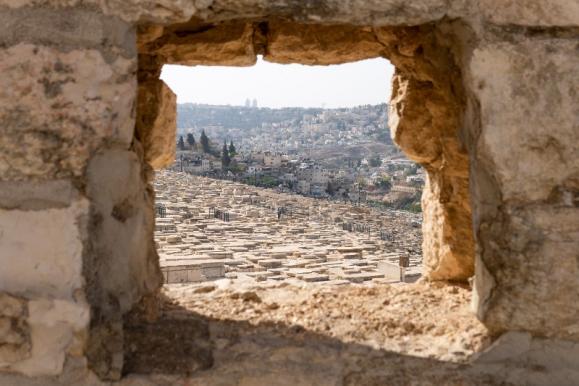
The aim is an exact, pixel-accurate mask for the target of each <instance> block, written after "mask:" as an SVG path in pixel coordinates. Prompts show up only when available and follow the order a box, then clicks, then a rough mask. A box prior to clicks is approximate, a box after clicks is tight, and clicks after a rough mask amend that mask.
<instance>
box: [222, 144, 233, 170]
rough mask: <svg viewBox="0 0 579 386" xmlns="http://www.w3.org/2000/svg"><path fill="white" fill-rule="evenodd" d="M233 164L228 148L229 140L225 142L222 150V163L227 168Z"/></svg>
mask: <svg viewBox="0 0 579 386" xmlns="http://www.w3.org/2000/svg"><path fill="white" fill-rule="evenodd" d="M230 164H231V157H229V150H228V149H227V142H225V141H224V142H223V150H222V151H221V165H223V168H224V169H226V168H228V167H229V165H230Z"/></svg>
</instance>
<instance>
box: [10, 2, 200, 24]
mask: <svg viewBox="0 0 579 386" xmlns="http://www.w3.org/2000/svg"><path fill="white" fill-rule="evenodd" d="M0 5H2V6H7V7H10V8H14V9H18V8H24V7H30V6H37V7H42V6H51V7H60V8H63V7H74V6H79V5H93V6H95V5H96V6H97V7H100V9H101V10H102V11H103V12H104V13H105V14H107V15H114V16H118V17H120V18H122V19H123V20H125V21H127V22H131V23H132V22H150V23H177V22H185V21H187V20H189V19H190V18H191V16H192V14H193V12H194V11H195V3H194V2H193V1H191V0H153V1H142V0H123V1H119V0H0Z"/></svg>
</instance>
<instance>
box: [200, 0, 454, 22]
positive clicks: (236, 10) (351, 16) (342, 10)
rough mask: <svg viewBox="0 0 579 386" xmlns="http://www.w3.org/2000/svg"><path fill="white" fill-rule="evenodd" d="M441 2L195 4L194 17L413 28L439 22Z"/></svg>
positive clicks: (248, 0)
mask: <svg viewBox="0 0 579 386" xmlns="http://www.w3.org/2000/svg"><path fill="white" fill-rule="evenodd" d="M449 8H450V6H449V3H448V2H446V1H442V0H432V1H413V2H408V1H404V0H370V1H367V0H347V1H341V0H327V1H320V2H311V3H307V2H306V3H304V2H302V1H299V0H285V1H272V0H242V1H236V0H215V1H212V2H206V3H201V2H198V3H197V10H196V13H195V17H196V18H199V19H201V20H204V21H208V22H215V21H223V20H229V19H234V18H239V19H241V18H259V17H264V16H274V17H275V16H280V17H283V18H286V19H288V18H289V19H292V20H295V21H300V22H309V23H312V22H314V23H315V22H322V23H324V24H329V23H332V24H341V23H343V24H354V25H416V24H421V23H428V22H431V21H435V20H439V19H441V18H443V17H444V15H445V14H446V12H447V11H449Z"/></svg>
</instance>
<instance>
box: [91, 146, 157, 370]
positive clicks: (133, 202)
mask: <svg viewBox="0 0 579 386" xmlns="http://www.w3.org/2000/svg"><path fill="white" fill-rule="evenodd" d="M137 143H138V142H137ZM142 162H143V161H142V158H139V156H138V155H137V153H135V152H133V151H127V150H107V151H103V152H101V153H98V154H97V155H95V157H93V159H92V160H91V162H90V164H89V166H88V169H87V193H88V197H89V198H90V200H91V204H92V206H91V216H92V221H91V223H90V226H89V234H90V235H91V239H90V240H89V243H90V244H89V252H88V253H87V255H86V256H85V260H84V266H83V273H84V276H85V280H86V281H87V298H88V302H89V303H90V304H91V307H92V310H93V313H92V320H91V331H90V337H89V339H90V340H89V342H90V347H89V349H88V356H89V363H90V367H91V368H92V369H93V370H94V371H95V372H96V373H97V374H98V375H99V376H101V377H103V378H105V379H115V378H118V377H120V371H121V369H122V363H123V358H122V349H123V344H122V342H123V336H122V315H123V313H125V312H126V311H128V310H129V309H131V308H132V306H133V305H134V304H135V303H136V302H138V301H139V300H140V299H141V297H142V296H144V295H147V294H149V293H152V292H155V291H157V290H158V288H159V286H160V284H161V274H160V271H159V265H158V264H159V263H158V256H157V253H156V252H155V248H154V244H153V229H154V214H153V193H152V192H151V191H150V190H149V189H148V187H147V184H146V182H145V181H146V180H145V177H146V176H145V175H146V172H145V170H144V165H143V163H142Z"/></svg>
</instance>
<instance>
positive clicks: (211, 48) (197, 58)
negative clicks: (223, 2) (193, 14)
mask: <svg viewBox="0 0 579 386" xmlns="http://www.w3.org/2000/svg"><path fill="white" fill-rule="evenodd" d="M253 34H254V26H253V24H252V23H245V22H234V23H225V24H220V25H217V26H215V27H210V28H207V29H203V30H201V31H200V32H194V33H191V34H184V33H182V32H179V33H176V32H173V31H171V30H168V29H166V30H165V35H163V36H162V37H161V38H159V39H157V40H155V41H154V42H153V43H151V44H149V45H147V48H146V49H145V50H144V51H145V52H147V53H154V54H156V55H159V56H161V57H162V58H163V60H164V62H165V63H168V64H182V65H189V66H193V65H199V64H203V65H206V66H211V65H221V66H251V65H253V64H255V61H256V60H257V57H256V54H255V52H254V50H253V44H252V42H253Z"/></svg>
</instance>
